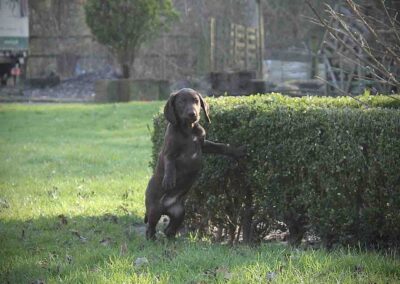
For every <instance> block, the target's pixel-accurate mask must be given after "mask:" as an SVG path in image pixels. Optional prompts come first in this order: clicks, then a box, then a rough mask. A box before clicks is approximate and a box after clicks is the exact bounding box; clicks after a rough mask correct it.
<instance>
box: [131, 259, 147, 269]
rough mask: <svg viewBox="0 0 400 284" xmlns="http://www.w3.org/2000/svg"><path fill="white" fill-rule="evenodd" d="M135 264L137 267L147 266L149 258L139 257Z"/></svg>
mask: <svg viewBox="0 0 400 284" xmlns="http://www.w3.org/2000/svg"><path fill="white" fill-rule="evenodd" d="M134 264H135V267H137V268H141V267H143V266H145V265H148V264H149V261H148V260H147V258H146V257H138V258H137V259H136V260H135V262H134Z"/></svg>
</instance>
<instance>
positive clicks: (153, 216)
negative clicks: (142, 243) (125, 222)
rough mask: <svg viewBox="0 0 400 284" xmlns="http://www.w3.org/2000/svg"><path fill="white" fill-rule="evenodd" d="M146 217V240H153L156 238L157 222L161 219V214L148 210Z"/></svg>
mask: <svg viewBox="0 0 400 284" xmlns="http://www.w3.org/2000/svg"><path fill="white" fill-rule="evenodd" d="M146 217H147V222H148V224H147V230H146V238H147V239H148V240H155V238H156V226H157V223H158V220H160V218H161V213H160V212H159V211H158V210H154V209H153V210H149V212H148V213H146Z"/></svg>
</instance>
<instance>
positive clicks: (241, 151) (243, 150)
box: [232, 145, 247, 159]
mask: <svg viewBox="0 0 400 284" xmlns="http://www.w3.org/2000/svg"><path fill="white" fill-rule="evenodd" d="M246 155H247V147H246V145H242V146H240V147H237V148H235V149H234V150H233V153H232V156H233V157H234V158H235V159H240V158H243V157H245V156H246Z"/></svg>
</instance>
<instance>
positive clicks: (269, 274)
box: [267, 271, 278, 282]
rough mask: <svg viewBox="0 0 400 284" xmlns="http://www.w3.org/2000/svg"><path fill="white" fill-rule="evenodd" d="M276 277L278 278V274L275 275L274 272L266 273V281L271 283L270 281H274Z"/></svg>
mask: <svg viewBox="0 0 400 284" xmlns="http://www.w3.org/2000/svg"><path fill="white" fill-rule="evenodd" d="M277 276H278V273H276V272H273V271H272V272H268V273H267V281H268V282H271V281H273V280H275V279H276V277H277Z"/></svg>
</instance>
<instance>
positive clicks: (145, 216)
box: [144, 214, 148, 224]
mask: <svg viewBox="0 0 400 284" xmlns="http://www.w3.org/2000/svg"><path fill="white" fill-rule="evenodd" d="M147 221H148V219H147V214H144V223H145V224H147Z"/></svg>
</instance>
